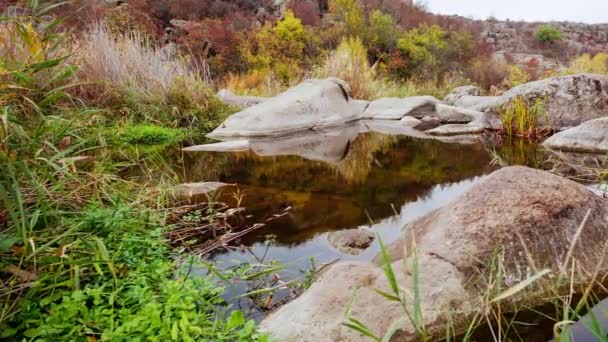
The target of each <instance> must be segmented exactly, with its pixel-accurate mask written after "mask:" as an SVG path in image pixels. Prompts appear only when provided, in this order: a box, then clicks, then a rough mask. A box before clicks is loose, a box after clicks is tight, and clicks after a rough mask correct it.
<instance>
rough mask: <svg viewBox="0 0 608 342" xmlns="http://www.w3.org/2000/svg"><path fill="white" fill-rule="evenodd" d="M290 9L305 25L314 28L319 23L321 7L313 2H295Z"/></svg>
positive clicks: (306, 0) (290, 5)
mask: <svg viewBox="0 0 608 342" xmlns="http://www.w3.org/2000/svg"><path fill="white" fill-rule="evenodd" d="M289 9H290V10H291V11H292V12H293V14H294V15H295V16H296V18H299V19H300V20H302V23H303V24H304V25H310V26H314V25H317V24H318V23H319V20H320V13H319V12H320V11H319V6H318V5H317V4H316V2H313V1H312V0H303V1H293V2H291V3H290V4H289Z"/></svg>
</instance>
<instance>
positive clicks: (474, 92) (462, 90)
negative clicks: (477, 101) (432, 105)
mask: <svg viewBox="0 0 608 342" xmlns="http://www.w3.org/2000/svg"><path fill="white" fill-rule="evenodd" d="M479 95H481V90H480V89H479V88H478V87H475V86H462V87H458V88H454V90H452V92H451V93H449V94H448V95H447V96H446V97H445V98H444V99H443V102H445V104H447V105H450V106H453V105H455V104H456V102H458V100H460V99H461V98H462V97H463V96H479Z"/></svg>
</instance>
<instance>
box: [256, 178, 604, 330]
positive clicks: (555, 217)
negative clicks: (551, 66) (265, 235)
mask: <svg viewBox="0 0 608 342" xmlns="http://www.w3.org/2000/svg"><path fill="white" fill-rule="evenodd" d="M588 212H589V216H588V218H587V221H586V224H585V225H584V227H583V229H582V230H580V231H579V228H578V227H579V226H580V225H581V222H583V220H584V219H585V217H586V214H587V213H588ZM607 225H608V200H605V199H602V198H601V197H599V196H596V195H594V194H593V193H592V192H591V191H589V190H588V189H587V188H586V187H585V186H583V185H580V184H577V183H575V182H572V181H569V180H567V179H565V178H561V177H559V176H556V175H553V174H551V173H548V172H545V171H538V170H533V169H530V168H526V167H508V168H504V169H502V170H499V171H497V172H495V173H493V174H491V175H490V176H488V177H487V178H485V179H484V180H482V181H481V182H480V183H479V184H478V185H476V186H475V187H473V188H472V189H471V190H469V191H468V192H467V193H465V194H464V195H463V196H461V197H460V198H458V199H457V200H455V201H454V202H452V203H451V204H449V205H447V206H445V207H443V208H441V209H439V210H436V211H434V212H432V213H430V214H428V215H426V216H423V217H421V218H420V219H417V220H416V221H414V222H412V223H410V224H409V225H408V226H407V227H406V228H405V229H404V237H403V238H402V239H401V240H399V241H398V242H396V243H394V244H392V245H390V246H389V247H388V250H389V254H390V257H391V261H392V266H393V268H394V269H395V276H396V280H397V282H398V283H399V287H400V288H402V289H403V291H405V292H406V293H413V285H412V284H413V281H414V280H413V279H412V272H413V271H412V265H413V262H414V259H413V258H414V257H413V253H412V251H413V250H414V246H416V250H417V256H418V258H417V259H418V264H419V265H418V269H419V270H420V273H419V274H418V278H419V280H418V284H417V285H418V288H419V289H420V308H421V310H422V312H421V314H422V319H423V323H424V325H425V328H426V331H427V333H428V334H429V335H430V338H431V339H434V338H440V337H443V336H445V331H446V327H447V326H448V324H451V327H452V328H454V330H455V332H456V333H459V332H462V331H463V330H466V327H467V326H468V324H469V323H470V322H471V319H472V317H474V316H475V314H478V313H481V314H483V312H482V311H483V310H484V305H483V303H485V301H487V298H486V291H488V287H487V286H488V284H486V283H484V279H487V277H490V278H492V277H495V275H494V274H493V273H491V272H492V270H493V268H492V266H491V265H492V261H494V262H496V263H499V264H500V265H501V270H502V272H504V273H502V278H501V280H502V282H503V284H502V286H503V288H507V287H510V286H513V285H515V284H518V283H520V282H521V281H523V280H525V279H528V278H529V277H530V276H531V275H533V274H534V273H535V271H534V270H542V269H544V268H548V269H550V270H552V271H553V272H560V270H561V265H562V263H563V262H564V256H565V255H570V260H572V259H574V260H576V262H577V266H578V267H581V269H586V270H588V271H589V272H582V273H580V274H578V277H577V278H576V279H574V281H575V284H574V285H579V284H586V283H588V282H590V281H591V278H592V277H593V273H594V272H595V271H597V272H598V273H599V275H600V277H602V276H603V275H604V274H605V273H606V271H607V269H608V265H606V263H604V262H603V257H604V254H605V247H606V244H607V242H608V230H607V229H606V226H607ZM575 237H576V238H575ZM414 241H415V243H414ZM497 251H500V252H501V253H500V254H498V256H497V255H496V252H497ZM404 258H405V260H403V259H404ZM530 260H533V265H531V264H530V263H531V262H532V261H530ZM404 265H406V266H404ZM404 267H405V268H404ZM556 278H557V277H552V278H546V279H544V281H550V282H554V283H553V284H552V285H554V290H556V291H558V293H562V292H561V291H563V293H568V292H569V289H570V282H569V279H566V281H564V282H563V283H557V282H556V280H555V279H556ZM492 279H494V278H492ZM376 289H378V290H381V291H384V292H389V293H390V291H391V290H390V285H389V284H388V282H387V280H386V278H385V275H384V273H383V270H382V267H381V266H380V265H378V264H373V263H365V262H341V263H338V264H335V265H333V266H331V267H330V268H329V269H327V270H326V271H325V272H324V273H323V274H322V275H321V276H320V278H319V279H318V281H317V282H315V283H314V284H313V285H312V286H311V287H310V289H309V290H308V291H306V292H305V293H304V294H303V295H302V296H301V297H300V298H297V299H296V300H294V301H293V302H291V303H289V304H287V305H285V306H284V307H282V308H280V309H279V310H278V311H276V312H274V313H273V314H271V315H270V316H269V317H267V318H266V319H265V320H264V321H263V322H262V324H261V327H262V328H263V329H265V330H266V331H269V332H270V333H271V334H272V336H274V337H275V338H276V339H278V340H281V341H311V342H312V341H315V342H316V341H366V339H365V338H364V337H363V336H361V335H360V334H358V333H357V332H355V331H353V330H351V329H349V328H348V327H346V326H344V325H343V324H342V323H343V322H345V321H346V317H345V314H344V312H345V311H344V310H345V308H347V307H348V308H349V315H350V316H351V317H355V318H356V319H358V320H359V321H361V322H363V323H364V324H366V326H367V327H369V329H370V330H371V331H372V332H374V333H375V334H378V335H380V336H382V335H383V334H384V333H386V332H387V331H388V330H389V329H390V327H391V326H392V325H393V324H395V323H397V324H398V325H397V327H399V328H400V329H399V331H398V333H397V335H396V336H394V338H393V340H395V341H410V340H417V337H416V329H415V327H414V326H413V324H412V322H410V321H408V320H405V321H403V322H399V321H400V320H401V319H402V317H404V312H403V308H401V307H400V304H399V303H395V302H391V301H388V300H387V299H385V298H383V297H382V296H380V295H379V294H378V293H377V292H376ZM543 289H546V288H545V287H540V286H536V287H533V290H534V291H531V290H529V291H522V292H519V293H517V294H516V295H513V296H511V297H510V298H509V300H508V301H507V302H503V306H502V310H503V312H508V311H509V310H510V309H511V308H513V307H516V306H517V305H530V306H534V305H537V304H542V298H545V297H544V293H543ZM551 294H552V295H555V294H554V293H553V292H551ZM408 298H409V297H408ZM407 305H408V309H409V310H410V312H413V307H412V301H411V300H410V301H408V302H407Z"/></svg>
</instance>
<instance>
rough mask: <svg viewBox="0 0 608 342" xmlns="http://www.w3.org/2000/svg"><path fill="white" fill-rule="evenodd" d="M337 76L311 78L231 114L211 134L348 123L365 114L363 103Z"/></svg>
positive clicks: (263, 133)
mask: <svg viewBox="0 0 608 342" xmlns="http://www.w3.org/2000/svg"><path fill="white" fill-rule="evenodd" d="M347 88H348V87H347V86H346V84H345V83H344V82H343V81H341V80H339V79H336V78H328V79H323V80H318V79H310V80H306V81H304V82H302V83H300V84H299V85H297V86H295V87H293V88H290V89H288V90H287V91H285V92H283V93H281V94H279V95H277V96H275V97H272V98H269V99H268V100H266V101H264V102H262V103H259V104H257V105H254V106H252V107H249V108H247V109H245V110H243V111H241V112H239V113H236V114H233V115H231V116H230V117H229V118H228V119H226V121H224V122H223V123H222V124H221V125H220V126H219V127H218V128H216V129H215V130H214V131H213V132H211V133H209V134H208V136H209V137H211V138H234V137H265V136H280V135H285V134H292V133H294V132H299V131H305V130H310V129H313V128H316V127H322V126H338V125H344V124H347V123H350V122H353V121H356V120H359V119H360V117H361V112H360V108H361V105H360V104H357V103H356V102H355V101H353V99H352V98H351V97H350V96H349V94H348V92H347V90H346V89H347Z"/></svg>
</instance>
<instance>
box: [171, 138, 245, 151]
mask: <svg viewBox="0 0 608 342" xmlns="http://www.w3.org/2000/svg"><path fill="white" fill-rule="evenodd" d="M250 148H251V145H250V144H249V141H248V140H231V141H222V142H219V143H213V144H205V145H195V146H189V147H185V148H183V149H182V151H184V152H243V151H247V150H249V149H250Z"/></svg>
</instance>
